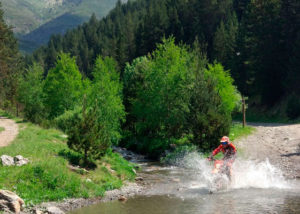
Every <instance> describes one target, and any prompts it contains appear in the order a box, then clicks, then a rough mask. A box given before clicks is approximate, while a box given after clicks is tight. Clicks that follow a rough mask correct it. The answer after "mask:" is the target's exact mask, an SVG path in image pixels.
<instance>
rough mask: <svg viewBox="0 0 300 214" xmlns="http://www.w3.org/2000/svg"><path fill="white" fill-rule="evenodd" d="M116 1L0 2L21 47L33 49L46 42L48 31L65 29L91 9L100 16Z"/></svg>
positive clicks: (64, 30) (89, 13)
mask: <svg viewBox="0 0 300 214" xmlns="http://www.w3.org/2000/svg"><path fill="white" fill-rule="evenodd" d="M117 1H118V0H85V1H83V0H40V1H35V0H1V4H2V8H3V10H4V16H5V20H6V22H7V23H8V24H9V25H10V26H12V27H13V31H14V33H15V35H16V37H17V38H18V39H19V43H20V50H21V51H23V52H32V51H33V50H34V49H36V48H37V47H39V46H41V45H42V44H45V43H47V41H48V39H49V38H50V36H51V35H53V34H62V33H65V32H66V31H67V30H68V29H70V28H73V27H76V26H78V25H80V24H82V23H83V22H85V21H87V20H88V19H89V18H90V16H91V15H92V14H93V13H95V15H96V17H97V18H99V19H100V18H102V17H103V16H105V15H106V14H108V12H109V11H110V10H111V9H112V8H113V7H114V6H115V4H116V2H117ZM122 2H126V1H124V0H123V1H122ZM20 11H21V12H20ZM64 18H66V19H64ZM64 23H66V24H64ZM48 27H49V28H48Z"/></svg>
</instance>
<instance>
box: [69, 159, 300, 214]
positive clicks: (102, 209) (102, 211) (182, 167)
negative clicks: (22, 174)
mask: <svg viewBox="0 0 300 214" xmlns="http://www.w3.org/2000/svg"><path fill="white" fill-rule="evenodd" d="M175 162H176V163H175V165H176V167H175V166H164V165H161V164H159V163H153V162H139V163H138V164H139V165H140V166H141V168H142V169H141V172H139V175H138V176H141V177H143V181H141V182H142V184H143V185H145V186H147V188H146V190H145V191H143V192H142V193H141V194H138V195H135V196H133V197H130V198H128V200H126V201H124V202H120V201H117V200H115V201H109V202H105V203H99V204H96V205H92V206H89V207H84V208H81V209H78V210H74V211H71V212H69V214H114V213H118V214H171V213H172V214H173V213H175V214H177V213H178V214H181V213H182V214H185V213H188V214H194V213H214V214H219V213H220V214H221V213H239V214H240V213H251V214H252V213H253V214H254V213H255V214H256V213H300V181H299V180H287V179H285V178H284V176H283V175H282V173H281V171H280V170H279V169H277V168H276V167H274V166H273V165H272V164H270V163H269V161H268V160H267V159H266V160H265V161H262V162H258V161H249V160H242V159H237V160H236V161H235V163H234V165H233V178H232V182H231V183H230V185H229V186H228V187H227V188H226V189H222V190H218V191H216V192H213V193H212V194H211V193H210V187H209V186H210V182H211V169H212V164H211V163H209V162H208V161H207V160H205V159H204V158H202V157H201V156H200V155H199V154H197V153H191V154H189V155H187V156H186V157H184V158H179V159H178V160H176V161H175Z"/></svg>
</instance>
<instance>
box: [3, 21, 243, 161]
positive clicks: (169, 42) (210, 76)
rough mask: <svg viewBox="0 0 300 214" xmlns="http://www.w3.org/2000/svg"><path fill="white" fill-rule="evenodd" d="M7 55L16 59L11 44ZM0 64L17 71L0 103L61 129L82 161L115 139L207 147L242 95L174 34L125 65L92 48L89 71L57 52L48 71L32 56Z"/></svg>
mask: <svg viewBox="0 0 300 214" xmlns="http://www.w3.org/2000/svg"><path fill="white" fill-rule="evenodd" d="M5 26H6V25H5ZM7 32H10V33H11V31H10V30H9V28H7ZM3 35H5V34H3ZM9 35H10V36H12V34H9ZM1 36H2V34H1ZM11 41H13V42H15V40H14V39H13V37H11ZM0 53H1V54H2V53H3V52H0ZM1 56H2V55H1ZM12 56H13V57H16V58H17V59H18V52H17V49H16V52H15V53H14V54H12ZM5 63H6V64H7V67H9V68H13V70H11V71H8V73H9V74H16V75H15V76H13V80H14V84H12V85H11V86H9V85H8V86H7V88H8V89H14V93H13V95H14V96H13V97H14V98H13V99H12V100H13V101H11V103H10V106H5V103H6V102H10V99H9V97H2V98H1V107H2V108H5V109H6V110H10V111H15V110H17V109H18V112H19V113H20V114H22V115H23V116H24V118H25V119H27V120H29V121H32V122H34V123H38V124H41V125H42V126H45V127H57V128H60V129H61V130H63V131H64V132H66V133H67V134H68V146H69V147H70V148H71V149H73V150H75V151H76V152H77V153H79V154H80V157H81V159H82V160H83V162H82V163H83V164H85V165H87V164H90V163H91V162H93V160H95V159H98V158H100V157H102V156H103V155H104V154H105V153H106V152H107V151H109V150H110V148H111V145H118V144H121V145H123V146H126V147H128V148H131V149H135V150H138V151H140V152H142V153H145V154H148V155H150V156H152V157H158V156H160V155H161V154H162V153H163V152H164V151H165V150H166V149H169V148H170V145H174V144H175V145H178V146H180V145H192V144H195V145H198V146H199V148H200V149H202V150H207V149H211V148H212V147H215V146H216V144H218V141H219V137H220V136H222V135H225V134H228V133H229V129H230V125H231V114H232V112H233V111H234V110H235V109H236V108H237V107H238V103H239V100H240V95H239V93H238V91H237V89H236V87H235V86H234V85H233V80H232V78H231V77H230V74H229V73H228V71H225V70H224V69H223V67H222V65H221V64H218V63H212V64H209V63H208V61H207V58H206V54H205V50H203V47H202V45H201V44H200V43H199V42H197V41H195V42H194V43H193V45H192V46H186V45H183V44H181V45H176V44H175V38H174V37H170V38H168V39H163V40H162V42H161V43H159V44H158V45H157V46H156V49H155V50H154V51H153V52H152V53H151V54H147V55H145V56H142V57H138V58H135V59H134V60H133V61H132V62H131V63H126V64H125V65H124V66H123V67H124V68H123V69H122V68H121V67H120V66H119V65H118V63H117V61H116V60H115V59H114V58H112V57H109V56H101V55H98V56H97V57H96V59H95V62H94V63H93V66H92V70H91V72H90V74H89V76H88V77H87V76H85V75H82V73H81V72H80V70H79V67H78V65H77V63H76V58H75V57H72V56H71V55H70V54H66V53H63V52H61V53H59V54H58V56H57V58H56V61H55V62H54V65H53V66H52V67H51V68H50V69H49V70H45V69H44V67H43V66H42V65H41V64H39V63H36V62H35V63H33V64H32V65H31V66H29V67H28V68H27V69H24V66H23V67H20V68H19V69H17V67H14V65H15V61H13V62H12V61H9V58H7V59H6V60H5ZM12 71H14V72H12ZM1 78H2V80H3V81H4V82H5V81H7V80H9V78H7V77H4V76H3V77H1ZM11 106H15V107H16V108H17V109H13V108H11Z"/></svg>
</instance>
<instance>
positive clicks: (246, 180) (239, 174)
mask: <svg viewBox="0 0 300 214" xmlns="http://www.w3.org/2000/svg"><path fill="white" fill-rule="evenodd" d="M176 165H178V166H180V167H184V168H187V169H191V170H193V171H194V172H195V173H196V175H197V176H195V177H197V180H198V182H199V183H198V184H199V186H209V184H210V183H211V182H212V179H213V176H212V173H211V171H212V168H213V165H212V164H211V163H210V162H208V161H207V160H206V159H205V158H204V157H203V155H201V154H199V153H197V152H193V153H189V154H187V155H186V156H185V157H184V158H182V159H177V160H176ZM232 171H233V174H232V182H231V184H230V186H229V189H241V188H262V189H266V188H278V189H287V188H291V186H290V184H289V182H288V181H287V180H286V179H285V178H284V176H283V173H282V172H281V170H280V169H278V168H276V167H275V166H273V165H272V164H270V162H269V160H268V159H266V160H265V161H262V162H256V161H250V160H242V159H239V158H238V159H236V160H235V162H234V164H233V168H232Z"/></svg>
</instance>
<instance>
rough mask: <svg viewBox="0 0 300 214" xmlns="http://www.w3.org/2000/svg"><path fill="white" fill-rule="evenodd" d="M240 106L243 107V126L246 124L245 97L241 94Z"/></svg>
mask: <svg viewBox="0 0 300 214" xmlns="http://www.w3.org/2000/svg"><path fill="white" fill-rule="evenodd" d="M242 107H243V110H242V111H243V128H244V127H245V126H246V102H245V97H244V95H242Z"/></svg>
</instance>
